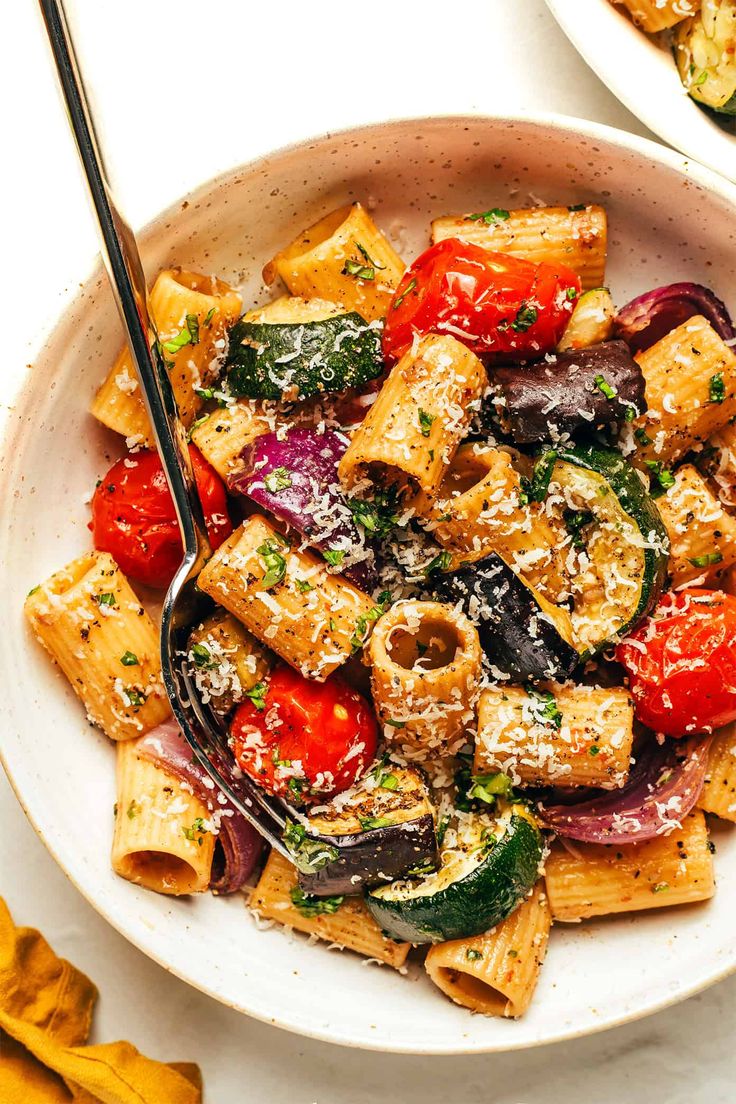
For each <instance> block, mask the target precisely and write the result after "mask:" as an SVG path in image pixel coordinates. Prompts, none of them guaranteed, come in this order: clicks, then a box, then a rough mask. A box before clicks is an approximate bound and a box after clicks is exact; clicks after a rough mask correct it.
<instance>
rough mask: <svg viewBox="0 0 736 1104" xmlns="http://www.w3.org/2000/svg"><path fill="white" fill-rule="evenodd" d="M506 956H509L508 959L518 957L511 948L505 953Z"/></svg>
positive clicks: (517, 953) (516, 952) (515, 951)
mask: <svg viewBox="0 0 736 1104" xmlns="http://www.w3.org/2000/svg"><path fill="white" fill-rule="evenodd" d="M506 954H507V955H508V956H509V958H518V957H519V952H518V951H517V950H516V949H515V948H514V947H512V948H511V950H510V951H507V952H506Z"/></svg>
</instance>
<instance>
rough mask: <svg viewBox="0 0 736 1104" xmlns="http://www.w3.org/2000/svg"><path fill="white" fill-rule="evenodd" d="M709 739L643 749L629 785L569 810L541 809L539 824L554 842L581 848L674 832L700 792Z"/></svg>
mask: <svg viewBox="0 0 736 1104" xmlns="http://www.w3.org/2000/svg"><path fill="white" fill-rule="evenodd" d="M709 747H710V737H708V736H706V737H703V736H697V737H693V738H691V739H689V740H666V741H665V742H664V743H663V744H658V743H657V741H656V740H655V739H654V738H653V737H652V738H651V739H649V740H647V742H646V743H645V744H644V745H643V746H642V747H641V749H640V751H639V753H638V755H637V758H636V762H635V764H634V766H633V767H632V768H631V774H630V775H629V780H628V782H627V783H626V785H625V786H623V787H622V788H621V789H620V790H615V791H611V790H606V791H605V792H602V791H601V792H600V793H598V794H596V795H595V796H593V797H589V798H587V799H586V800H585V801H579V802H577V803H576V804H570V805H545V804H544V802H542V803H541V804H540V806H539V808H540V814H541V819H542V822H543V824H544V825H545V826H546V827H547V828H552V829H553V830H554V831H555V832H556V833H557V835H558V836H566V837H568V838H569V839H576V840H582V841H584V842H585V843H616V844H621V843H643V841H644V840H648V839H652V838H653V837H654V836H660V835H665V834H666V833H668V832H670V831H672V829H674V828H676V827H677V826H678V825H679V824H680V823H681V822H682V819H683V817H685V816H687V814H688V813H689V812H690V810H691V809H692V807H693V806H694V804H695V802H696V801H697V799H698V795H699V793H700V791H701V789H702V786H703V780H704V778H705V770H706V764H707V760H708V748H709Z"/></svg>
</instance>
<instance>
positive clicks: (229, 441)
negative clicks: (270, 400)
mask: <svg viewBox="0 0 736 1104" xmlns="http://www.w3.org/2000/svg"><path fill="white" fill-rule="evenodd" d="M272 424H273V419H272V418H270V417H269V415H268V413H267V412H266V411H265V410H264V407H263V403H260V402H258V401H256V400H254V399H238V401H237V402H233V403H230V404H228V405H227V406H223V407H219V408H217V409H216V410H212V411H210V413H208V414H203V415H202V417H201V418H198V419H197V421H196V422H195V423H194V425H193V426H192V428H191V431H190V436H191V440H192V442H193V443H194V444H195V445H196V446H197V448H198V449H199V451H200V452H201V453H202V455H203V456H204V458H205V460H207V461H208V463H210V464H211V465H212V467H213V468H214V469H215V471H216V472H217V474H218V475H219V476H220V478H221V479H224V480H228V479H229V478H230V477H231V476H232V475H233V474H234V473H235V472H236V471H237V462H238V457H239V456H240V453H241V452H242V451H243V449H244V448H245V446H246V445H249V444H250V443H251V441H255V439H256V437H260V436H262V435H263V434H264V433H268V432H269V431H270V430H271V427H272Z"/></svg>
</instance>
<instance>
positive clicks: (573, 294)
mask: <svg viewBox="0 0 736 1104" xmlns="http://www.w3.org/2000/svg"><path fill="white" fill-rule="evenodd" d="M565 296H566V297H567V299H568V300H569V301H570V302H571V303H572V302H573V301H574V300H575V299H577V297H578V292H577V288H574V287H571V288H568V289H567V291H566V292H565Z"/></svg>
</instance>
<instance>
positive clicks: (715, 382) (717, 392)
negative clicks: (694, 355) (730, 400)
mask: <svg viewBox="0 0 736 1104" xmlns="http://www.w3.org/2000/svg"><path fill="white" fill-rule="evenodd" d="M708 396H709V399H710V401H711V402H712V403H719V404H720V403H722V402H723V400H724V399H725V397H726V385H725V383H724V382H723V372H716V374H715V375H714V376H711V377H710V383H709V385H708Z"/></svg>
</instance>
